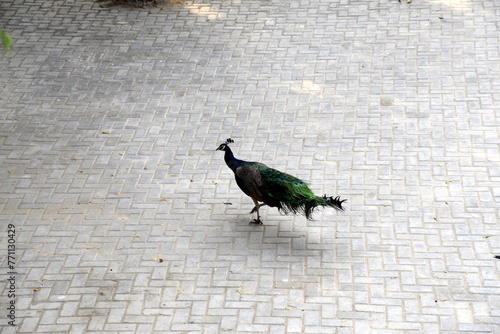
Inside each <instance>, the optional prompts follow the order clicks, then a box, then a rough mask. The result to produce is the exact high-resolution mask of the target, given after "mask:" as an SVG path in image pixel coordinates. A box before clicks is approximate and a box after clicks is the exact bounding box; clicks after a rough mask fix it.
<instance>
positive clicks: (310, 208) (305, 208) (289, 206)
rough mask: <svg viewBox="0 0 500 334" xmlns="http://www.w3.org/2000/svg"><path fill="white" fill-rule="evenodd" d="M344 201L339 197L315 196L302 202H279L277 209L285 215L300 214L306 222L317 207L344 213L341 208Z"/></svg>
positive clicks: (310, 218)
mask: <svg viewBox="0 0 500 334" xmlns="http://www.w3.org/2000/svg"><path fill="white" fill-rule="evenodd" d="M345 201H346V200H345V199H344V200H341V199H340V197H339V196H337V197H335V198H333V197H326V195H325V196H323V197H319V196H315V197H314V198H311V199H308V200H302V201H298V202H296V201H283V202H281V203H280V204H281V207H280V208H279V209H280V210H281V211H283V212H284V213H285V214H288V213H294V214H295V213H301V214H303V215H304V216H306V218H307V219H308V220H312V219H313V218H312V216H313V214H314V212H315V211H316V209H317V208H318V207H331V208H334V209H335V210H338V211H344V208H343V207H342V203H344V202H345Z"/></svg>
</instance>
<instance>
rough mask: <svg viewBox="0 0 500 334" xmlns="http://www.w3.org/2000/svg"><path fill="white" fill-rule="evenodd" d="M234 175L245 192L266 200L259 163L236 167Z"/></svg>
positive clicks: (260, 199)
mask: <svg viewBox="0 0 500 334" xmlns="http://www.w3.org/2000/svg"><path fill="white" fill-rule="evenodd" d="M234 175H235V178H236V183H237V184H238V186H239V187H240V189H241V190H242V191H243V192H244V193H245V194H247V195H248V196H250V197H252V198H253V199H255V200H257V201H260V202H263V201H264V198H263V194H262V185H263V183H262V177H261V174H260V172H259V168H258V164H257V163H255V164H249V165H244V166H240V167H238V168H236V170H235V171H234Z"/></svg>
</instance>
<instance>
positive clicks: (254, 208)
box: [250, 206, 259, 213]
mask: <svg viewBox="0 0 500 334" xmlns="http://www.w3.org/2000/svg"><path fill="white" fill-rule="evenodd" d="M257 210H259V208H258V207H256V206H254V207H253V209H252V211H250V213H255V212H257Z"/></svg>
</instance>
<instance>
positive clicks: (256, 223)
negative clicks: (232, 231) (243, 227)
mask: <svg viewBox="0 0 500 334" xmlns="http://www.w3.org/2000/svg"><path fill="white" fill-rule="evenodd" d="M250 224H255V225H264V223H263V222H262V220H260V219H255V220H252V221H251V222H250Z"/></svg>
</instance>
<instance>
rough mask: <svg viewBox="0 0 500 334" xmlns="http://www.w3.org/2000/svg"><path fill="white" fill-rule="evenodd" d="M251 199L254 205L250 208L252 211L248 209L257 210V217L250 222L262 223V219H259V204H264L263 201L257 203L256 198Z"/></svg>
mask: <svg viewBox="0 0 500 334" xmlns="http://www.w3.org/2000/svg"><path fill="white" fill-rule="evenodd" d="M252 200H253V203H254V204H255V207H254V208H253V209H252V211H250V213H254V212H257V219H255V220H253V221H251V222H250V223H252V224H259V225H262V221H261V220H260V214H259V209H260V207H261V206H263V205H265V204H264V203H262V204H259V202H257V200H255V199H254V198H252Z"/></svg>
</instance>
